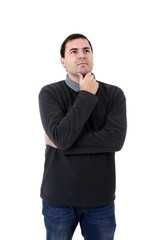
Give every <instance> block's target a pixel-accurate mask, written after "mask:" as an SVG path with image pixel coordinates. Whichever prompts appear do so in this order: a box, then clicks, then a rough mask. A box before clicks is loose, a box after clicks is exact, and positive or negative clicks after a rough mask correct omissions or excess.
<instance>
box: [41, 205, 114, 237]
mask: <svg viewBox="0 0 160 240" xmlns="http://www.w3.org/2000/svg"><path fill="white" fill-rule="evenodd" d="M43 215H44V222H45V226H46V233H47V236H46V240H71V239H72V236H73V233H74V231H75V229H76V227H77V225H78V223H80V227H81V232H82V236H83V237H84V239H85V240H113V239H114V232H115V229H116V222H115V214H114V203H112V204H108V205H106V206H103V207H95V208H80V207H63V206H57V205H52V204H49V203H47V202H45V201H43Z"/></svg>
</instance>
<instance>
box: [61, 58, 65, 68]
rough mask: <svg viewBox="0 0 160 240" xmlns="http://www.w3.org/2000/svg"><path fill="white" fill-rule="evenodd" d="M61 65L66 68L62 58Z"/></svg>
mask: <svg viewBox="0 0 160 240" xmlns="http://www.w3.org/2000/svg"><path fill="white" fill-rule="evenodd" d="M61 64H62V66H63V67H64V68H66V66H65V63H64V58H62V57H61Z"/></svg>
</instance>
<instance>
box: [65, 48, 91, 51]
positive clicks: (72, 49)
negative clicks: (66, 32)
mask: <svg viewBox="0 0 160 240" xmlns="http://www.w3.org/2000/svg"><path fill="white" fill-rule="evenodd" d="M79 49H83V50H86V49H87V50H88V49H89V50H90V48H89V47H83V48H71V49H70V50H69V51H74V50H79Z"/></svg>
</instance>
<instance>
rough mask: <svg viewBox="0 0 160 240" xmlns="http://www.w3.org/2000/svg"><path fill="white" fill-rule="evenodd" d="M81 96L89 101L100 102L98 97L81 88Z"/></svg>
mask: <svg viewBox="0 0 160 240" xmlns="http://www.w3.org/2000/svg"><path fill="white" fill-rule="evenodd" d="M79 97H82V98H83V99H86V100H87V101H89V102H92V103H94V104H96V103H97V102H98V97H97V96H96V95H94V94H92V93H90V92H87V91H84V90H81V91H80V93H79Z"/></svg>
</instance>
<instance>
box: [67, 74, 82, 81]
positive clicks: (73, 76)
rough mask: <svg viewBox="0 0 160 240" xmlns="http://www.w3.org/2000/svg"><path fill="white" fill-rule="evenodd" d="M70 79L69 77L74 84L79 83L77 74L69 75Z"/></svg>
mask: <svg viewBox="0 0 160 240" xmlns="http://www.w3.org/2000/svg"><path fill="white" fill-rule="evenodd" d="M68 77H69V78H70V79H71V80H72V81H73V82H76V83H79V76H78V75H77V74H70V73H68Z"/></svg>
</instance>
